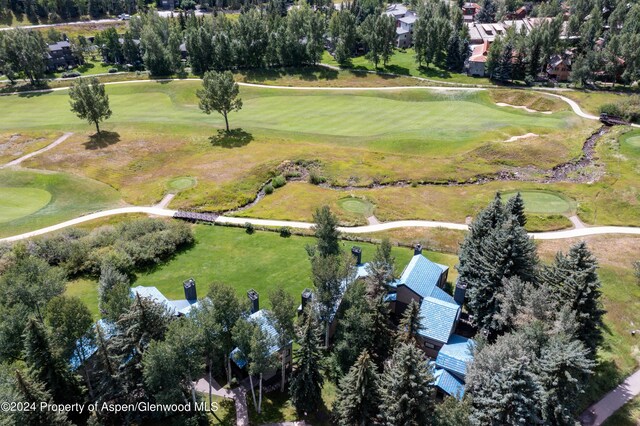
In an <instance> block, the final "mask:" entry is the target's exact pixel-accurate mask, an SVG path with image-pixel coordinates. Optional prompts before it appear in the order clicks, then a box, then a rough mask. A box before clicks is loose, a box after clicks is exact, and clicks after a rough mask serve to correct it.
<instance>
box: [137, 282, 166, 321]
mask: <svg viewBox="0 0 640 426" xmlns="http://www.w3.org/2000/svg"><path fill="white" fill-rule="evenodd" d="M129 292H130V294H131V298H134V297H136V294H137V295H139V296H140V297H144V298H147V299H151V300H153V301H154V302H156V303H159V304H161V305H164V307H165V308H167V309H168V310H169V312H171V313H172V314H174V315H175V314H176V309H175V307H174V306H173V305H172V304H171V302H170V301H169V299H167V298H166V297H165V296H164V294H162V292H161V291H160V290H158V289H157V288H156V287H144V286H141V285H140V286H138V287H132V288H131V290H129Z"/></svg>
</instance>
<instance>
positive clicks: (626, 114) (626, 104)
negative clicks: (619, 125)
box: [600, 96, 640, 123]
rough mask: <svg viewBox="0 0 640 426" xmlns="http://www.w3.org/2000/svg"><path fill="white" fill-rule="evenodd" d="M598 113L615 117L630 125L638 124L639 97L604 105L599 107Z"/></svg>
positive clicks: (626, 98) (629, 97)
mask: <svg viewBox="0 0 640 426" xmlns="http://www.w3.org/2000/svg"><path fill="white" fill-rule="evenodd" d="M600 112H601V113H605V114H610V115H617V116H619V117H622V118H623V119H624V120H626V121H630V122H632V123H640V96H628V97H625V98H624V99H622V100H620V101H618V102H615V103H609V104H604V105H602V106H601V107H600Z"/></svg>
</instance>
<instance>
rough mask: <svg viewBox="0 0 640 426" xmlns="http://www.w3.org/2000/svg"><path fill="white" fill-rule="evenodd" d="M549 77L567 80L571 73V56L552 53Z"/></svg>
mask: <svg viewBox="0 0 640 426" xmlns="http://www.w3.org/2000/svg"><path fill="white" fill-rule="evenodd" d="M546 71H547V77H549V79H551V80H556V81H567V80H569V75H570V74H571V57H570V56H569V55H566V54H565V55H552V56H551V57H550V58H549V63H548V64H547V70H546Z"/></svg>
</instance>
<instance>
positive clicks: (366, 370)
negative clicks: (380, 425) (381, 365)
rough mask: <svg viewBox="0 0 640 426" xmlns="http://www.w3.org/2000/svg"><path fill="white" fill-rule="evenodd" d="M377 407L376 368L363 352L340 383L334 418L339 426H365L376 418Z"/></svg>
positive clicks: (378, 396) (378, 397)
mask: <svg viewBox="0 0 640 426" xmlns="http://www.w3.org/2000/svg"><path fill="white" fill-rule="evenodd" d="M379 405H380V395H379V394H378V374H377V372H376V366H375V364H374V363H373V361H372V360H371V357H370V356H369V353H368V352H367V351H366V350H365V351H363V352H362V353H361V354H360V356H359V357H358V359H357V361H356V363H355V364H354V365H353V366H352V367H351V369H350V370H349V373H348V374H347V375H346V376H345V377H344V378H343V379H342V381H341V382H340V390H339V392H338V398H337V400H336V404H335V406H334V411H335V417H336V420H337V422H338V423H339V424H341V425H355V426H360V425H361V426H365V425H368V424H371V422H372V421H373V420H374V419H375V418H376V416H377V414H378V410H379Z"/></svg>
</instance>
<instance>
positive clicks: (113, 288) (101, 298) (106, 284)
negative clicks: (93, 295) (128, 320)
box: [98, 264, 131, 322]
mask: <svg viewBox="0 0 640 426" xmlns="http://www.w3.org/2000/svg"><path fill="white" fill-rule="evenodd" d="M130 305H131V298H130V296H129V277H127V276H126V275H125V274H123V273H121V272H120V271H118V270H117V269H116V268H115V267H113V266H111V265H110V264H106V265H103V266H102V267H101V268H100V280H99V281H98V307H99V308H100V313H101V314H102V317H103V318H105V319H107V320H109V321H112V322H115V321H117V320H118V318H119V317H120V315H122V314H123V313H124V312H126V310H127V309H128V308H129V306H130Z"/></svg>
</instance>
